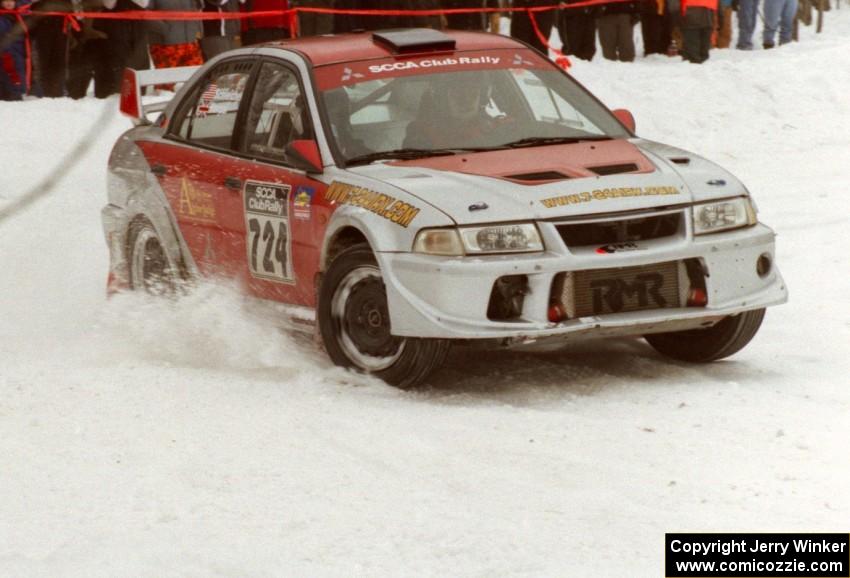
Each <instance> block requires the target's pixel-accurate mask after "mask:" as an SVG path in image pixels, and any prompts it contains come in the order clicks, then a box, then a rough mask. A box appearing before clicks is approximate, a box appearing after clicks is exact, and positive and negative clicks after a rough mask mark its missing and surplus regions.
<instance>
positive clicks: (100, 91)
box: [90, 39, 121, 98]
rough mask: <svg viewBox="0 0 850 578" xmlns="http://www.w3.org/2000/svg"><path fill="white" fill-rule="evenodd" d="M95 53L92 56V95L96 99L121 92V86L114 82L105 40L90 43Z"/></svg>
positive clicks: (111, 64) (111, 63)
mask: <svg viewBox="0 0 850 578" xmlns="http://www.w3.org/2000/svg"><path fill="white" fill-rule="evenodd" d="M90 42H91V43H92V44H93V47H92V48H93V49H94V51H95V53H94V54H93V55H92V69H93V72H94V95H95V97H96V98H106V97H108V96H109V95H111V94H116V93H117V92H120V90H121V84H120V83H117V84H116V82H115V74H114V72H113V66H114V65H113V61H112V58H111V56H110V54H109V42H107V41H106V39H98V40H94V41H90Z"/></svg>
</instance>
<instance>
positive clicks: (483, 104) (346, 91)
mask: <svg viewBox="0 0 850 578" xmlns="http://www.w3.org/2000/svg"><path fill="white" fill-rule="evenodd" d="M534 58H536V57H534ZM518 59H519V61H520V62H524V63H525V64H528V65H532V66H527V67H516V68H514V67H510V68H508V67H503V68H502V67H494V66H492V63H490V66H488V67H482V68H479V69H475V68H473V69H470V68H471V67H466V68H463V67H452V66H449V67H446V68H449V70H440V71H434V72H430V70H429V71H426V72H423V70H422V69H419V70H410V69H402V70H398V69H393V70H390V71H389V72H390V74H382V75H381V74H372V75H369V74H362V73H361V74H357V73H354V72H353V71H352V69H350V68H347V69H345V70H344V72H343V75H344V76H343V80H347V81H348V82H346V83H341V85H337V86H326V87H325V89H324V91H323V93H322V94H323V98H324V104H325V107H326V110H327V113H328V120H329V121H330V129H331V130H330V133H331V134H330V135H329V137H330V138H331V139H332V140H334V141H335V143H336V145H337V147H336V148H337V150H338V151H339V152H340V154H341V155H342V157H343V159H342V160H344V161H345V162H346V163H353V164H356V163H358V162H361V163H362V162H372V161H375V160H380V159H388V158H419V157H426V156H433V155H435V154H453V153H457V152H465V151H470V150H471V151H480V150H498V149H504V148H511V147H520V146H538V145H548V144H560V143H563V142H576V141H580V140H601V139H608V138H626V137H628V136H629V134H628V132H627V131H626V130H625V129H624V128H623V127H622V125H620V123H619V122H617V120H616V119H615V118H614V117H613V115H612V114H611V113H610V112H608V110H606V109H605V108H604V107H603V106H601V105H600V104H599V103H598V102H597V101H596V100H595V99H593V98H592V97H591V96H590V95H589V94H587V93H586V92H585V91H584V90H583V89H582V88H581V87H580V86H579V85H578V84H576V83H575V82H573V81H572V80H571V79H570V78H569V77H568V76H567V75H565V74H563V73H561V72H560V71H558V70H555V69H553V68H552V67H551V66H550V65H548V63H546V62H543V63H542V66H541V65H539V64H537V65H534V64H535V63H534V62H532V61H529V60H523V59H522V58H520V57H519V56H517V57H515V58H514V59H513V60H511V59H507V58H506V59H503V60H504V61H505V63H506V66H512V65H515V64H516V63H517V60H518ZM495 60H498V59H495ZM413 68H414V69H415V68H416V67H415V66H414V67H413ZM431 68H432V69H433V68H434V67H431ZM388 69H389V67H388V66H386V65H384V66H374V65H373V66H371V67H370V68H368V69H366V70H372V71H388ZM392 72H397V73H398V75H397V76H394V75H393V74H392ZM411 72H415V73H414V74H411ZM346 75H347V77H346ZM352 80H355V82H352Z"/></svg>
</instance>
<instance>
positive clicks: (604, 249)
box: [596, 243, 646, 255]
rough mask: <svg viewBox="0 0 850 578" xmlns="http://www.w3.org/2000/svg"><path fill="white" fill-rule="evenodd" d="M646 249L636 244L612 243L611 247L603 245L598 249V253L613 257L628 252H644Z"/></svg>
mask: <svg viewBox="0 0 850 578" xmlns="http://www.w3.org/2000/svg"><path fill="white" fill-rule="evenodd" d="M645 249H646V248H645V247H641V246H639V245H637V244H635V243H611V244H610V245H603V246H601V247H599V248H598V249H596V252H597V253H599V254H600V255H611V254H613V253H625V252H628V251H644V250H645Z"/></svg>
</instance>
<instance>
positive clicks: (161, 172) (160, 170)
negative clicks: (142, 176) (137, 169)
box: [151, 164, 168, 177]
mask: <svg viewBox="0 0 850 578" xmlns="http://www.w3.org/2000/svg"><path fill="white" fill-rule="evenodd" d="M151 172H152V173H153V174H155V175H156V176H158V177H163V176H165V173H167V172H168V167H166V166H165V165H160V164H155V165H153V166H151Z"/></svg>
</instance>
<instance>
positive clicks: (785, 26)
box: [779, 0, 797, 44]
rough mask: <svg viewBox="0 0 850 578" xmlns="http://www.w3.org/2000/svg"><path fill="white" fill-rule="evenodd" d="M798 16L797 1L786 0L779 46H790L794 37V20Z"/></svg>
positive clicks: (780, 23) (780, 26)
mask: <svg viewBox="0 0 850 578" xmlns="http://www.w3.org/2000/svg"><path fill="white" fill-rule="evenodd" d="M796 16H797V0H785V2H784V3H783V5H782V15H781V17H780V20H779V44H788V43H789V42H791V39H792V38H793V35H794V18H795V17H796Z"/></svg>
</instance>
